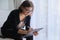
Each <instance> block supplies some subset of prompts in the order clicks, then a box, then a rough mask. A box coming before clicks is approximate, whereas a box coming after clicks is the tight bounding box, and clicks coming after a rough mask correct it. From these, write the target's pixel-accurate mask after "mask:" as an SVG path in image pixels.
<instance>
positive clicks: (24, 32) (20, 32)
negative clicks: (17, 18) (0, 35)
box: [18, 29, 28, 34]
mask: <svg viewBox="0 0 60 40" xmlns="http://www.w3.org/2000/svg"><path fill="white" fill-rule="evenodd" d="M18 33H19V34H27V33H28V31H27V30H22V29H19V30H18Z"/></svg>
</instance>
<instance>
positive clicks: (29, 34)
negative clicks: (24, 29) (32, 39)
mask: <svg viewBox="0 0 60 40" xmlns="http://www.w3.org/2000/svg"><path fill="white" fill-rule="evenodd" d="M42 29H43V28H38V29H33V31H31V32H29V33H28V34H27V35H25V37H28V36H32V35H33V32H35V31H37V32H38V31H40V30H42Z"/></svg>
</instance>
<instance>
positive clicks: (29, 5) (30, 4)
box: [18, 1, 34, 12]
mask: <svg viewBox="0 0 60 40" xmlns="http://www.w3.org/2000/svg"><path fill="white" fill-rule="evenodd" d="M21 7H23V8H26V7H32V8H34V6H33V3H32V2H31V1H24V2H23V3H22V4H21V5H20V6H19V8H18V9H19V10H20V11H21V12H22V11H23V10H22V9H21Z"/></svg>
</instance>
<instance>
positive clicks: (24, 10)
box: [23, 7, 33, 16]
mask: <svg viewBox="0 0 60 40" xmlns="http://www.w3.org/2000/svg"><path fill="white" fill-rule="evenodd" d="M32 12H33V8H32V7H25V8H23V13H24V14H25V15H27V16H28V15H30V16H31V14H32Z"/></svg>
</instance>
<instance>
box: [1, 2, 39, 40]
mask: <svg viewBox="0 0 60 40" xmlns="http://www.w3.org/2000/svg"><path fill="white" fill-rule="evenodd" d="M32 12H33V3H32V2H31V1H24V2H23V3H22V4H21V5H20V7H19V8H18V9H15V10H13V11H11V13H10V14H9V16H8V18H7V20H6V21H5V23H4V24H3V26H2V28H1V32H2V35H3V36H4V37H9V38H14V39H15V40H22V38H23V37H24V35H26V34H27V33H29V32H30V31H32V30H33V29H32V28H30V19H31V14H32ZM23 27H25V29H23ZM33 34H34V35H37V34H38V33H37V32H34V33H33ZM26 40H33V35H32V36H28V37H26Z"/></svg>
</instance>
